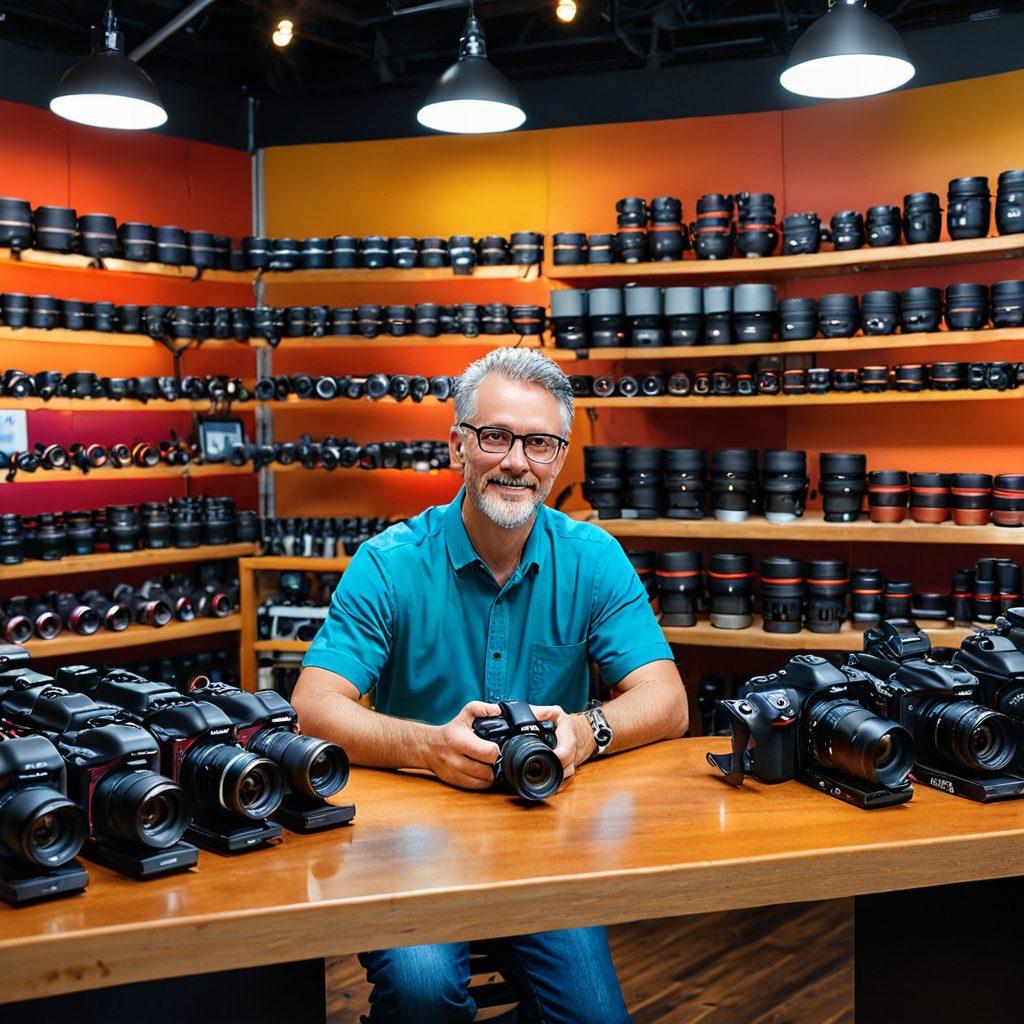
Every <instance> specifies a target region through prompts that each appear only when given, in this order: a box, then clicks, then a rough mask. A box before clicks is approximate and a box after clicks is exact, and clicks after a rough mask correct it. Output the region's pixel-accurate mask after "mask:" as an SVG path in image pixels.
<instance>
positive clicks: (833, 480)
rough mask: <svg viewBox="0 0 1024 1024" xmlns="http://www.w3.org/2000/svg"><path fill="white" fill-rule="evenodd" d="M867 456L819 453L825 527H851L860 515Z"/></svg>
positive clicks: (820, 486)
mask: <svg viewBox="0 0 1024 1024" xmlns="http://www.w3.org/2000/svg"><path fill="white" fill-rule="evenodd" d="M867 461H868V460H867V456H866V455H852V454H847V453H841V452H822V453H821V456H820V459H819V461H818V471H819V477H820V480H819V485H818V486H819V490H820V491H821V498H822V506H823V508H824V512H825V522H826V523H852V522H855V521H856V519H857V517H858V516H859V515H860V511H861V505H862V503H863V501H864V492H865V490H866V489H867Z"/></svg>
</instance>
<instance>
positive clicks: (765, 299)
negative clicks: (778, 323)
mask: <svg viewBox="0 0 1024 1024" xmlns="http://www.w3.org/2000/svg"><path fill="white" fill-rule="evenodd" d="M777 308H778V295H777V294H776V292H775V289H774V287H772V285H770V284H738V285H736V287H735V288H734V289H733V293H732V314H733V324H734V325H735V328H736V340H737V341H740V342H745V341H749V342H760V341H771V340H772V336H773V335H774V334H775V315H776V310H777Z"/></svg>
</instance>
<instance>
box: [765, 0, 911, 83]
mask: <svg viewBox="0 0 1024 1024" xmlns="http://www.w3.org/2000/svg"><path fill="white" fill-rule="evenodd" d="M913 77H914V65H913V64H911V62H910V60H909V58H908V57H907V50H906V47H904V45H903V40H902V39H900V36H899V33H898V32H897V31H896V29H894V28H893V27H892V25H890V24H889V23H888V22H887V21H886V20H885V19H884V18H880V17H879V16H878V15H877V14H872V13H871V12H870V11H869V10H867V9H866V8H864V7H863V6H861V4H860V2H859V0H855V2H853V3H850V2H848V0H837V2H836V4H835V6H834V7H832V9H831V10H829V11H828V13H826V14H825V15H823V16H822V17H821V18H819V19H818V20H817V21H816V22H815V23H814V24H813V25H811V27H810V28H809V29H808V30H807V31H806V32H805V33H804V34H803V35H802V36H801V37H800V38H799V39H798V40H797V41H796V45H795V46H794V47H793V49H792V51H791V52H790V54H789V61H788V62H787V64H786V69H785V71H783V72H782V74H781V75H780V76H779V81H780V82H781V83H782V85H783V87H784V88H786V89H788V90H789V91H790V92H794V93H797V94H798V95H800V96H813V97H815V98H818V99H830V100H835V99H849V98H852V97H855V96H873V95H875V94H876V93H880V92H889V91H890V90H892V89H898V88H899V87H900V86H901V85H904V84H906V83H907V82H909V81H910V79H911V78H913Z"/></svg>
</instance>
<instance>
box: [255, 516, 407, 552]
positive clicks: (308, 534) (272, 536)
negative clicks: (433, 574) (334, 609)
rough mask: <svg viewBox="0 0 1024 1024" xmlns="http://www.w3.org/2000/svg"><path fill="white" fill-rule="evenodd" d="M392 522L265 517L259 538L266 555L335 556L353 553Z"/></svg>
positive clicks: (384, 520) (361, 519)
mask: <svg viewBox="0 0 1024 1024" xmlns="http://www.w3.org/2000/svg"><path fill="white" fill-rule="evenodd" d="M391 525H392V521H391V520H389V519H372V518H359V519H357V518H352V517H335V518H331V519H326V518H317V517H312V518H306V517H299V516H288V517H281V518H269V517H268V518H266V519H261V520H260V541H261V543H262V545H263V554H265V555H285V556H286V557H288V558H292V557H298V558H337V557H339V556H340V555H354V554H355V553H356V551H357V550H358V549H359V546H360V545H361V544H362V543H363V542H364V541H367V540H369V539H370V538H371V537H376V536H377V534H378V533H382V532H383V531H384V530H386V529H387V528H388V527H389V526H391Z"/></svg>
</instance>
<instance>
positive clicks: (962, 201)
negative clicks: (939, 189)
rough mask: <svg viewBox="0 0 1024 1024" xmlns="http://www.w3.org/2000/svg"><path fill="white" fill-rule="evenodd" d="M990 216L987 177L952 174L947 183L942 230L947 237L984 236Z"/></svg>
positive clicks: (990, 203) (990, 197)
mask: <svg viewBox="0 0 1024 1024" xmlns="http://www.w3.org/2000/svg"><path fill="white" fill-rule="evenodd" d="M991 218H992V196H991V195H990V193H989V190H988V178H981V177H975V178H954V179H953V180H952V181H951V182H950V183H949V194H948V196H947V202H946V230H947V231H948V232H949V237H950V238H953V239H957V240H959V239H961V238H984V237H985V236H986V235H987V234H988V228H989V222H990V221H991Z"/></svg>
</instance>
